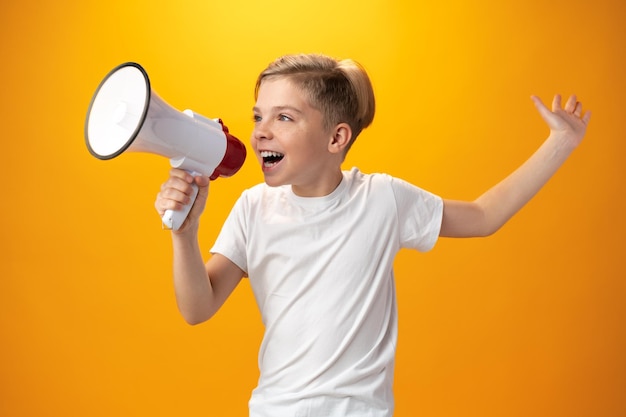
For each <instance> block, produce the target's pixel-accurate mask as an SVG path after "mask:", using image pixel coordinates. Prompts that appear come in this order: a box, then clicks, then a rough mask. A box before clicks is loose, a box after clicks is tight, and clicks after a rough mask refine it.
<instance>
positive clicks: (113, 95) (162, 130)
mask: <svg viewBox="0 0 626 417" xmlns="http://www.w3.org/2000/svg"><path fill="white" fill-rule="evenodd" d="M85 141H86V144H87V148H88V149H89V152H90V153H91V154H92V155H93V156H95V157H96V158H98V159H103V160H106V159H111V158H114V157H116V156H118V155H120V154H122V153H124V152H127V151H132V152H148V153H154V154H157V155H161V156H164V157H167V158H170V164H171V165H172V167H174V168H181V169H185V170H187V171H189V172H191V173H192V174H194V175H206V176H208V177H210V178H211V179H212V180H214V179H216V178H218V177H220V176H221V177H229V176H231V175H233V174H235V173H236V172H237V171H238V170H239V168H241V166H242V165H243V163H244V161H245V158H246V148H245V146H244V144H243V143H242V142H241V141H240V140H239V139H237V138H236V137H234V136H233V135H231V134H230V133H229V132H228V128H227V127H226V126H224V125H223V124H222V121H221V120H219V119H209V118H207V117H204V116H202V115H200V114H197V113H195V112H193V111H191V110H185V111H183V112H180V111H178V110H176V109H174V108H173V107H171V106H170V105H168V104H167V103H166V102H165V101H163V100H162V99H161V98H160V97H159V96H158V95H157V94H156V93H155V92H154V91H152V89H151V87H150V79H149V78H148V74H147V73H146V71H145V70H144V69H143V68H142V67H141V66H140V65H139V64H137V63H134V62H128V63H125V64H121V65H119V66H117V67H115V68H114V69H113V70H111V71H110V72H109V74H107V76H106V77H105V78H104V79H103V80H102V82H101V83H100V85H99V86H98V89H97V90H96V92H95V94H94V96H93V98H92V100H91V104H90V106H89V111H88V113H87V119H86V121H85ZM193 186H194V193H193V195H192V199H191V202H190V203H189V204H187V205H186V206H185V207H184V208H183V209H182V210H179V211H172V210H168V211H167V212H166V213H165V214H164V215H163V218H162V220H163V225H164V226H165V227H166V228H168V229H173V230H178V229H179V228H180V226H181V225H182V223H183V222H184V221H185V219H186V218H187V215H188V214H189V210H190V209H191V206H192V205H193V202H194V201H195V197H196V195H197V192H198V190H197V187H196V186H195V184H194V185H193Z"/></svg>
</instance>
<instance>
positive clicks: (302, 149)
mask: <svg viewBox="0 0 626 417" xmlns="http://www.w3.org/2000/svg"><path fill="white" fill-rule="evenodd" d="M255 97H256V104H255V107H254V109H253V112H254V123H255V125H254V131H253V133H252V137H251V145H252V148H253V150H254V152H255V154H256V156H257V158H258V160H259V163H260V164H261V168H262V170H263V174H264V179H265V183H264V184H260V185H257V186H256V187H253V188H251V189H249V190H246V191H244V193H243V194H242V195H241V197H240V198H239V200H238V201H237V203H236V204H235V206H234V207H233V210H232V212H231V214H230V215H229V217H228V219H227V220H226V222H225V224H224V226H223V229H222V231H221V233H220V235H219V237H218V239H217V241H216V243H215V245H214V247H213V248H212V249H211V253H212V257H211V258H210V259H209V260H208V261H207V262H206V264H205V263H204V261H203V259H202V255H201V251H200V249H199V245H198V239H197V236H198V225H199V217H200V214H201V212H202V211H203V209H204V205H205V202H206V198H207V195H208V184H209V181H208V179H207V178H206V177H196V178H194V177H192V176H191V175H190V174H188V173H186V172H184V171H180V170H172V171H171V175H170V178H169V179H168V180H167V182H166V183H165V184H164V185H163V187H162V189H161V191H160V193H159V194H158V196H157V200H156V203H155V206H156V209H157V211H158V212H159V214H161V215H162V214H163V212H164V211H165V210H167V209H173V210H177V209H180V207H181V205H182V204H185V203H186V202H187V201H188V195H189V193H190V191H191V186H190V184H191V183H192V182H195V183H196V184H197V185H198V187H199V189H200V191H199V194H198V198H197V200H196V202H195V204H194V207H193V209H192V210H191V212H190V214H189V217H188V219H187V220H186V222H185V224H184V225H183V227H181V229H179V230H178V231H177V232H172V239H173V250H174V286H175V292H176V299H177V303H178V306H179V310H180V312H181V314H182V315H183V317H184V318H185V320H187V321H188V322H189V323H191V324H196V323H200V322H203V321H205V320H207V319H209V318H210V317H211V316H212V315H213V314H214V313H215V312H216V311H217V310H218V309H219V308H220V306H221V305H222V304H223V303H224V301H225V300H226V298H228V296H229V295H230V294H231V292H232V291H233V290H234V288H235V287H236V286H237V284H238V283H239V282H240V280H241V279H242V278H243V277H245V276H247V277H249V279H250V284H251V286H252V289H253V292H254V295H255V298H256V301H257V304H258V306H259V309H260V311H261V316H262V320H263V323H264V325H265V334H264V337H263V341H262V344H261V347H260V351H259V367H260V378H259V382H258V386H257V387H256V388H255V390H254V391H253V393H252V396H251V399H250V402H249V407H250V415H251V416H255V417H257V416H259V417H260V416H271V417H280V416H289V417H293V416H359V417H368V416H371V417H382V416H391V415H392V414H393V395H392V382H393V366H394V356H395V345H396V333H397V319H396V304H395V302H396V297H395V287H394V279H393V267H392V266H393V265H392V264H393V259H394V257H395V254H396V253H397V252H398V250H400V249H401V248H404V247H407V248H414V249H417V250H421V251H427V250H429V249H430V248H432V246H433V245H434V244H435V242H436V240H437V238H438V236H448V237H470V236H486V235H489V234H492V233H494V232H495V231H496V230H498V229H499V228H500V227H501V226H502V225H503V224H504V223H505V222H506V221H507V220H508V219H510V218H511V217H512V216H513V215H514V214H515V212H517V211H518V210H519V209H520V208H521V207H522V206H523V205H524V204H525V203H526V202H528V201H529V200H530V198H532V196H533V195H534V194H535V193H536V192H537V191H538V190H539V189H540V188H541V187H542V186H543V184H545V182H546V181H547V180H548V179H549V178H550V177H551V176H552V174H554V172H555V171H556V170H557V169H558V167H559V166H560V165H561V164H562V163H563V162H564V161H565V160H566V159H567V157H568V155H569V154H570V153H571V152H572V151H573V149H574V148H576V146H577V145H578V144H579V143H580V141H581V140H582V138H583V136H584V133H585V130H586V126H587V123H588V122H589V119H590V113H589V112H586V113H585V114H584V115H583V114H582V105H581V104H580V103H579V102H577V101H576V98H575V97H571V98H570V99H569V100H568V101H567V103H566V104H565V106H564V108H561V101H560V97H559V96H556V97H555V99H554V102H553V107H552V111H550V110H549V109H548V108H547V107H546V106H544V105H543V103H542V102H541V101H540V100H539V99H538V98H536V97H533V101H534V103H535V105H536V106H537V109H538V111H539V113H540V115H541V116H542V117H543V119H544V120H545V121H546V123H547V124H548V126H549V128H550V135H549V137H548V138H547V139H546V141H545V142H544V143H543V145H542V146H541V147H540V148H539V149H538V150H537V151H536V152H535V154H534V155H532V156H531V158H530V159H528V161H526V162H525V163H524V164H523V165H522V166H521V167H520V168H518V169H517V170H516V171H515V172H513V174H511V175H510V176H509V177H507V178H506V179H505V180H503V181H502V182H500V183H499V184H497V185H496V186H495V187H493V188H492V189H490V190H489V191H487V192H486V193H485V194H483V195H482V196H481V197H479V198H478V199H477V200H475V201H473V202H462V201H451V200H444V199H442V198H440V197H437V196H435V195H433V194H431V193H429V192H426V191H424V190H421V189H419V188H417V187H415V186H413V185H411V184H409V183H407V182H404V181H402V180H399V179H396V178H393V177H390V176H388V175H383V174H371V175H368V174H363V173H361V172H360V171H358V169H352V171H342V170H341V164H342V162H343V160H344V157H345V155H346V152H347V151H348V149H349V148H350V146H351V145H352V143H353V142H354V140H355V139H356V137H357V136H358V135H359V133H360V132H361V130H362V129H364V128H365V127H367V126H368V125H369V124H370V123H371V122H372V120H373V117H374V109H375V105H374V94H373V90H372V86H371V83H370V80H369V78H368V76H367V74H366V72H365V71H364V69H363V68H362V67H361V66H359V65H358V64H357V63H355V62H353V61H350V60H342V61H337V60H334V59H332V58H329V57H326V56H322V55H294V56H285V57H282V58H279V59H278V60H276V61H275V62H273V63H272V64H270V65H269V67H268V68H267V69H266V70H265V71H263V72H262V73H261V74H260V76H259V78H258V80H257V85H256V89H255Z"/></svg>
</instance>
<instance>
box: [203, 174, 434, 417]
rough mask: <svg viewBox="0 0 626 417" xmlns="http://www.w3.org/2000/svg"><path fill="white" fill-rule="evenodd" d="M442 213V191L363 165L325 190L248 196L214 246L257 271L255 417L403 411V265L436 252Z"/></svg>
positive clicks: (265, 189) (377, 415)
mask: <svg viewBox="0 0 626 417" xmlns="http://www.w3.org/2000/svg"><path fill="white" fill-rule="evenodd" d="M442 212H443V202H442V200H441V198H439V197H437V196H435V195H433V194H430V193H428V192H426V191H424V190H422V189H419V188H417V187H415V186H413V185H411V184H409V183H407V182H405V181H402V180H399V179H397V178H393V177H391V176H389V175H385V174H371V175H366V174H363V173H361V172H360V171H359V170H358V169H356V168H353V169H352V170H351V171H344V173H343V180H342V182H341V183H340V185H339V186H338V187H337V188H336V189H335V190H334V191H333V192H332V193H331V194H329V195H327V196H324V197H315V198H303V197H298V196H296V195H295V194H294V193H293V192H292V191H291V187H290V186H284V187H269V186H267V185H266V184H260V185H257V186H256V187H253V188H251V189H249V190H246V191H244V193H243V194H242V196H241V197H240V198H239V200H238V201H237V203H236V204H235V206H234V207H233V210H232V212H231V213H230V215H229V217H228V219H227V220H226V222H225V224H224V226H223V229H222V231H221V233H220V235H219V237H218V239H217V241H216V243H215V245H214V247H213V248H212V249H211V252H212V253H220V254H222V255H224V256H226V257H227V258H229V259H230V260H231V261H232V262H234V263H235V264H236V265H237V266H239V267H240V268H241V269H242V270H243V271H245V272H246V273H247V274H248V277H249V279H250V284H251V287H252V289H253V291H254V296H255V298H256V301H257V304H258V306H259V309H260V311H261V317H262V320H263V323H264V325H265V334H264V337H263V342H262V344H261V348H260V351H259V369H260V378H259V382H258V386H257V388H256V389H255V390H254V391H253V393H252V397H251V399H250V403H249V405H250V416H253V417H266V416H267V417H283V416H284V417H300V416H325V417H332V416H341V417H346V416H358V417H369V416H371V417H383V416H384V417H388V416H391V415H392V413H393V404H394V402H393V394H392V384H393V367H394V357H395V349H396V340H397V316H396V296H395V285H394V278H393V260H394V258H395V255H396V253H397V252H398V250H399V249H401V248H414V249H417V250H420V251H427V250H429V249H431V248H432V246H433V245H434V244H435V242H436V240H437V237H438V235H439V229H440V226H441V218H442Z"/></svg>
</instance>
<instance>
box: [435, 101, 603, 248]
mask: <svg viewBox="0 0 626 417" xmlns="http://www.w3.org/2000/svg"><path fill="white" fill-rule="evenodd" d="M532 100H533V101H534V103H535V106H536V107H537V110H538V111H539V114H540V115H541V117H542V118H543V119H544V120H545V122H546V123H547V124H548V127H549V128H550V135H549V136H548V138H547V139H546V140H545V142H544V143H543V144H542V145H541V146H540V147H539V149H537V151H535V153H534V154H533V155H532V156H531V157H530V158H529V159H528V160H527V161H526V162H524V163H523V164H522V165H521V166H520V167H519V168H518V169H517V170H515V171H514V172H513V173H512V174H511V175H509V176H508V177H506V178H505V179H504V180H502V181H501V182H500V183H498V184H496V185H495V186H494V187H492V188H491V189H489V190H488V191H487V192H486V193H484V194H483V195H481V196H480V197H479V198H477V199H476V200H474V201H472V202H466V201H455V200H444V208H443V219H442V223H441V231H440V233H439V234H440V236H445V237H474V236H488V235H490V234H492V233H494V232H496V231H497V230H498V229H499V228H500V227H502V226H503V225H504V224H505V223H506V222H507V221H508V220H509V219H510V218H511V217H513V215H514V214H515V213H517V211H518V210H520V209H521V208H522V207H523V206H524V205H525V204H526V203H527V202H528V201H529V200H530V199H531V198H532V197H533V196H534V195H535V194H536V193H537V192H538V191H539V190H540V189H541V187H543V185H544V184H545V183H546V182H547V181H548V180H549V179H550V177H552V175H554V173H555V172H556V171H557V170H558V169H559V167H560V166H561V165H562V164H563V163H564V162H565V160H566V159H567V158H568V156H569V155H570V154H571V153H572V151H573V150H574V149H575V148H576V147H577V146H578V145H579V144H580V142H581V141H582V138H583V136H584V135H585V131H586V129H587V124H588V123H589V119H590V118H591V113H590V112H589V111H586V112H585V113H584V114H583V111H582V104H581V103H580V102H579V101H577V99H576V96H571V97H570V98H569V100H567V102H566V103H565V106H564V107H562V106H561V97H560V96H559V95H556V96H555V97H554V100H553V102H552V110H550V109H548V108H547V107H546V106H545V105H544V104H543V103H542V102H541V100H540V99H539V98H538V97H536V96H533V97H532Z"/></svg>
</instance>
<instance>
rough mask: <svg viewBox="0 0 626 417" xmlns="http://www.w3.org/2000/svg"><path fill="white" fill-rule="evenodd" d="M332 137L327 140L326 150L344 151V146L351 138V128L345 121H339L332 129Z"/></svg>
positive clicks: (338, 152) (333, 151)
mask: <svg viewBox="0 0 626 417" xmlns="http://www.w3.org/2000/svg"><path fill="white" fill-rule="evenodd" d="M331 133H332V137H331V138H330V142H328V150H329V151H330V152H331V153H336V154H341V153H343V152H344V151H345V149H346V147H347V146H348V144H349V143H350V140H351V139H352V129H351V128H350V125H349V124H347V123H339V124H338V125H337V126H335V127H334V128H333V129H332V131H331Z"/></svg>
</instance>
